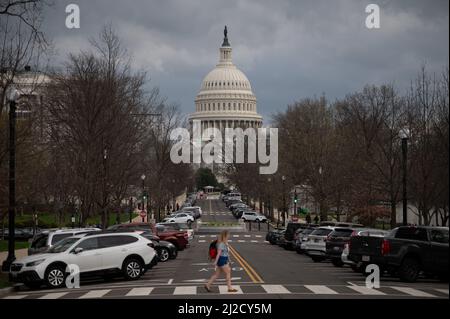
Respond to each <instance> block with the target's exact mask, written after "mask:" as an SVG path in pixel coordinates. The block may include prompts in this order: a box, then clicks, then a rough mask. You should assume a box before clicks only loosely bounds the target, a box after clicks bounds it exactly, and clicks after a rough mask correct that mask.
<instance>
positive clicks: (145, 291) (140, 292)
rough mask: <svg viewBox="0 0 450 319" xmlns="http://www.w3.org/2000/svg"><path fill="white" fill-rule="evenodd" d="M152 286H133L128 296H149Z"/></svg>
mask: <svg viewBox="0 0 450 319" xmlns="http://www.w3.org/2000/svg"><path fill="white" fill-rule="evenodd" d="M153 289H155V288H152V287H142V288H133V289H131V290H130V291H129V292H128V293H127V294H126V296H127V297H139V296H148V295H150V294H151V293H152V291H153Z"/></svg>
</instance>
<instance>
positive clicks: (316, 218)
mask: <svg viewBox="0 0 450 319" xmlns="http://www.w3.org/2000/svg"><path fill="white" fill-rule="evenodd" d="M319 221H320V219H319V216H317V215H316V217H314V222H315V223H316V224H319Z"/></svg>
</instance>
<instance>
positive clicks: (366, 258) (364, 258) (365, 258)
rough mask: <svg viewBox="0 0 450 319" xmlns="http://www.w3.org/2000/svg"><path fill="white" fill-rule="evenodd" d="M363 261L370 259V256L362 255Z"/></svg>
mask: <svg viewBox="0 0 450 319" xmlns="http://www.w3.org/2000/svg"><path fill="white" fill-rule="evenodd" d="M362 261H370V256H362Z"/></svg>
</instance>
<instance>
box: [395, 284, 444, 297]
mask: <svg viewBox="0 0 450 319" xmlns="http://www.w3.org/2000/svg"><path fill="white" fill-rule="evenodd" d="M391 288H392V289H395V290H398V291H400V292H403V293H405V294H408V295H410V296H413V297H429V298H436V296H435V295H432V294H429V293H428V292H424V291H420V290H417V289H414V288H409V287H391Z"/></svg>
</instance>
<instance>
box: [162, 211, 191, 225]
mask: <svg viewBox="0 0 450 319" xmlns="http://www.w3.org/2000/svg"><path fill="white" fill-rule="evenodd" d="M164 222H165V223H184V224H189V223H193V222H194V217H193V216H192V215H189V214H188V213H178V214H176V215H173V216H170V217H167V218H166V219H164Z"/></svg>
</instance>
